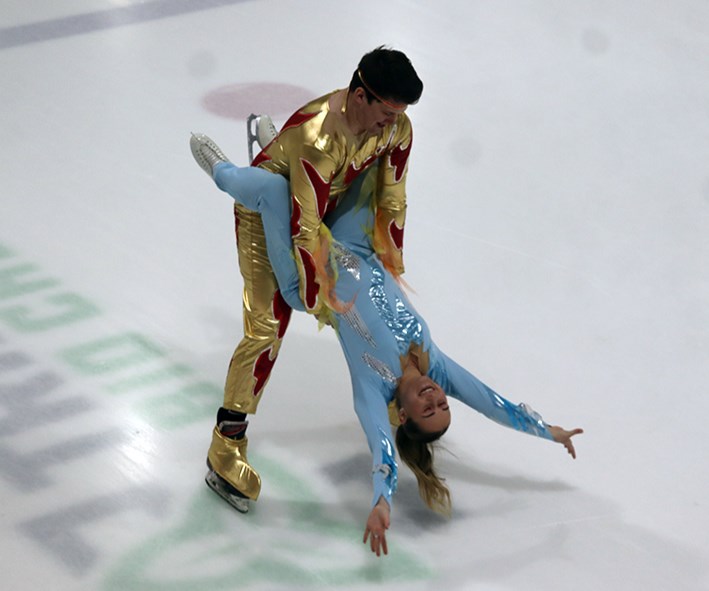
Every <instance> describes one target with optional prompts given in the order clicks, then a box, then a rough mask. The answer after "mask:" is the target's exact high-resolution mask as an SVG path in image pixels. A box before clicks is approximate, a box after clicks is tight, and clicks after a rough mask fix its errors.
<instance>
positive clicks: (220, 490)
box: [204, 470, 249, 513]
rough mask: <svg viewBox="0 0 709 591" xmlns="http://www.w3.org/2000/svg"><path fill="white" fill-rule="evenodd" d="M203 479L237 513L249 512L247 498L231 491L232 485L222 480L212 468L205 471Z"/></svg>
mask: <svg viewBox="0 0 709 591" xmlns="http://www.w3.org/2000/svg"><path fill="white" fill-rule="evenodd" d="M204 481H205V482H206V483H207V486H208V487H209V488H211V489H212V490H213V491H214V492H215V493H217V494H218V495H219V496H220V497H221V498H222V499H224V500H225V501H226V502H227V503H229V504H230V505H231V506H232V507H234V509H236V510H237V511H238V512H239V513H248V512H249V499H247V498H246V497H242V496H239V495H236V494H234V493H233V492H232V490H233V489H232V487H231V486H229V484H228V483H226V482H225V481H224V480H222V479H221V478H220V477H219V475H218V474H217V473H216V472H214V470H210V471H209V472H207V476H206V477H205V479H204ZM230 489H231V490H230Z"/></svg>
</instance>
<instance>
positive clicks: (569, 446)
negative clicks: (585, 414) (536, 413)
mask: <svg viewBox="0 0 709 591" xmlns="http://www.w3.org/2000/svg"><path fill="white" fill-rule="evenodd" d="M549 433H551V436H552V437H553V438H554V441H556V442H557V443H561V444H562V445H563V446H564V447H565V448H566V451H568V452H569V454H570V455H571V457H572V458H574V459H576V450H575V449H574V444H573V442H572V441H571V438H572V437H573V436H574V435H580V434H581V433H583V429H572V430H571V431H567V430H566V429H563V428H562V427H557V426H553V425H550V426H549Z"/></svg>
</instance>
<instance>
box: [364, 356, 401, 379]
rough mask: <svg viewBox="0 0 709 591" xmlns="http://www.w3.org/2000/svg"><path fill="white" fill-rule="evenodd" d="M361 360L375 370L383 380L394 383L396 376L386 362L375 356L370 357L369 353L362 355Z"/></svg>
mask: <svg viewBox="0 0 709 591" xmlns="http://www.w3.org/2000/svg"><path fill="white" fill-rule="evenodd" d="M362 360H363V361H364V362H365V363H366V364H367V365H368V366H369V367H371V368H372V369H373V370H374V371H375V372H377V373H378V374H379V377H381V378H382V379H383V380H384V381H385V382H389V383H391V384H395V383H396V379H397V378H396V376H395V375H394V372H393V371H391V369H390V368H389V366H388V365H387V364H386V363H384V362H383V361H380V360H379V359H377V358H376V357H372V356H371V355H370V354H369V353H365V354H364V355H362Z"/></svg>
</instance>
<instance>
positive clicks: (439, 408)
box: [396, 370, 451, 441]
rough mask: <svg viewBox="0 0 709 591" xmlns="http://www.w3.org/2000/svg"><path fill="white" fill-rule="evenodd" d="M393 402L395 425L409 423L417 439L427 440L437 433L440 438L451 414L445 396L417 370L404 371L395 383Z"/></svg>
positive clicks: (434, 383) (439, 388)
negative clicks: (396, 388) (397, 422)
mask: <svg viewBox="0 0 709 591" xmlns="http://www.w3.org/2000/svg"><path fill="white" fill-rule="evenodd" d="M396 400H397V409H398V416H399V422H400V423H401V424H402V425H406V424H407V423H410V422H412V423H413V424H414V425H415V427H413V428H412V431H413V430H414V429H415V430H417V431H419V432H420V433H421V435H420V437H419V438H420V439H427V438H428V437H426V435H429V436H433V435H435V434H437V433H440V435H438V437H440V436H441V435H443V433H445V431H446V429H448V426H449V425H450V422H451V411H450V407H449V406H448V399H447V397H446V393H445V392H444V391H443V388H441V387H440V386H439V385H438V384H437V383H436V382H434V381H433V380H432V379H431V378H429V377H428V376H427V375H422V374H421V373H420V372H419V371H417V370H416V371H405V372H404V375H403V376H402V377H401V380H400V381H399V387H398V390H397V397H396ZM412 435H413V433H412ZM438 437H434V439H429V441H434V440H435V439H438Z"/></svg>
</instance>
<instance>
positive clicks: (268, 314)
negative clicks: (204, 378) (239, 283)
mask: <svg viewBox="0 0 709 591" xmlns="http://www.w3.org/2000/svg"><path fill="white" fill-rule="evenodd" d="M235 220H236V235H237V249H238V255H239V268H240V270H241V274H242V277H243V279H244V292H243V315H244V337H243V338H242V340H241V342H240V343H239V345H238V346H237V348H236V350H235V351H234V355H233V356H232V359H231V362H230V364H229V369H228V372H227V378H226V385H225V388H224V403H223V406H222V408H221V409H220V410H219V413H218V415H217V425H216V427H215V428H214V431H213V433H212V444H211V446H210V448H209V453H208V463H209V467H210V473H209V474H208V475H207V483H208V484H209V485H210V487H211V488H213V489H214V490H215V491H216V492H217V493H218V494H220V495H221V496H223V497H224V498H225V499H226V500H227V501H228V502H230V503H231V504H232V505H234V506H235V507H236V508H237V509H238V510H240V511H246V510H247V508H248V504H247V503H246V502H241V503H240V502H239V501H238V498H239V494H236V498H234V497H233V495H234V493H235V492H236V491H238V493H240V495H242V496H243V497H246V498H248V499H251V500H256V499H257V498H258V495H259V492H260V490H261V480H260V477H259V475H258V474H257V473H256V471H255V470H254V469H253V468H252V467H251V465H250V464H249V462H248V459H247V456H246V448H247V445H248V439H247V438H246V426H247V424H248V422H247V421H246V416H247V415H248V414H254V413H255V412H256V409H257V407H258V404H259V402H260V400H261V396H262V394H263V391H264V388H265V386H266V383H267V382H268V378H269V377H270V374H271V369H272V367H273V364H274V363H275V361H276V357H277V356H278V351H279V349H280V346H281V339H282V338H283V336H284V334H285V331H286V328H287V326H288V321H289V320H290V314H291V309H290V307H289V306H288V305H287V304H286V303H285V301H284V300H283V298H282V297H281V296H280V292H279V291H278V286H277V284H276V279H275V277H274V275H273V272H272V270H271V267H270V264H269V261H268V256H267V253H266V244H265V237H264V233H263V225H262V224H261V220H260V217H259V215H258V214H257V213H255V212H251V211H249V210H246V209H244V208H243V207H241V206H239V205H237V206H236V208H235ZM212 472H213V473H215V474H216V476H218V477H219V478H220V479H221V480H223V481H225V482H226V483H227V484H228V485H230V486H231V487H233V488H234V489H235V491H231V490H229V487H228V486H223V485H224V482H219V480H218V479H215V477H214V476H215V474H213V473H212ZM220 485H221V486H220ZM225 493H228V494H225ZM229 495H232V496H229Z"/></svg>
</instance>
